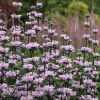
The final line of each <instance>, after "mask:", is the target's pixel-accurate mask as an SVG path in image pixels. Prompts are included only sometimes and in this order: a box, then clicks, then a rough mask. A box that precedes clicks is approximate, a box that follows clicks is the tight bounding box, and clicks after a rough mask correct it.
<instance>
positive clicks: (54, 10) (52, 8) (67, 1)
mask: <svg viewBox="0 0 100 100" xmlns="http://www.w3.org/2000/svg"><path fill="white" fill-rule="evenodd" d="M12 1H18V2H22V3H23V7H22V10H21V11H20V13H21V14H22V16H23V19H25V18H26V13H27V12H28V11H30V10H31V9H32V8H33V6H34V5H35V4H36V2H43V4H44V7H43V8H42V9H41V12H43V13H44V14H45V16H46V17H47V18H49V19H54V18H56V17H58V18H61V20H62V22H64V21H65V20H66V18H67V17H68V15H71V16H74V15H75V14H74V13H75V10H76V9H77V11H78V16H79V18H80V19H83V18H84V15H85V14H86V13H87V12H91V1H92V0H0V8H7V7H9V6H7V5H9V4H10V2H12ZM9 9H10V10H9V11H7V12H10V11H11V10H12V11H13V9H12V8H11V7H9ZM7 10H8V9H7ZM94 13H95V21H96V22H97V23H100V0H94ZM64 17H65V18H64Z"/></svg>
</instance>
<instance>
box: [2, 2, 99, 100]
mask: <svg viewBox="0 0 100 100" xmlns="http://www.w3.org/2000/svg"><path fill="white" fill-rule="evenodd" d="M26 2H27V1H26ZM31 2H32V1H31ZM48 2H49V3H50V1H48ZM24 3H25V1H24ZM27 3H28V2H27ZM51 3H52V2H51ZM53 3H55V2H53ZM44 5H45V4H44ZM11 6H12V7H13V8H14V10H13V11H12V14H10V18H11V19H10V20H7V19H6V17H5V16H6V13H5V12H2V11H1V12H0V15H2V17H0V100H7V99H8V100H99V98H100V97H99V96H100V68H99V67H100V48H99V45H100V44H99V41H98V39H97V35H98V28H96V27H91V22H90V15H89V14H86V18H85V19H84V20H85V22H83V26H82V28H83V29H84V30H85V31H84V32H85V34H84V35H83V36H82V37H81V38H82V42H83V43H82V45H81V46H80V47H79V48H76V47H75V46H74V45H73V44H74V42H75V41H73V39H72V38H71V37H70V36H68V35H67V34H66V33H65V31H64V32H63V33H59V32H58V31H57V29H56V28H55V25H54V23H53V21H48V19H45V17H46V14H45V13H44V12H42V11H43V9H44V8H43V3H38V2H36V1H35V3H34V7H32V6H31V7H30V5H29V9H28V12H27V13H26V14H25V16H26V18H25V19H24V21H25V22H24V23H23V21H22V20H21V17H22V16H23V13H22V12H23V11H24V13H25V10H26V9H25V8H24V5H23V4H22V3H21V2H13V3H12V5H11ZM25 6H26V5H25ZM79 7H80V6H79ZM21 8H22V10H21ZM23 8H24V9H25V10H23ZM33 8H34V9H33ZM70 8H71V7H70ZM79 11H80V10H79ZM20 13H21V14H22V15H21V14H20ZM84 13H85V12H84ZM44 15H45V16H44ZM46 18H48V17H46ZM4 19H6V20H7V21H6V20H4ZM43 19H44V20H43ZM8 22H10V25H11V26H9V27H7V25H8ZM78 42H79V41H78Z"/></svg>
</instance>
